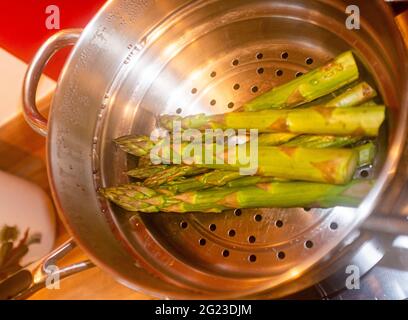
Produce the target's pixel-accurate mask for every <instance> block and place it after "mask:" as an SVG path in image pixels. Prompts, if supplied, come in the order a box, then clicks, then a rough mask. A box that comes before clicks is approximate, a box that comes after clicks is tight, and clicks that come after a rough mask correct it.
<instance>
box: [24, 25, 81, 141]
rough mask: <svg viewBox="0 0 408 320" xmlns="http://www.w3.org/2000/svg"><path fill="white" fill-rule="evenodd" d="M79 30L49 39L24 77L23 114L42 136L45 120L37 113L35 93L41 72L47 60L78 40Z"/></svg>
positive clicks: (62, 32)
mask: <svg viewBox="0 0 408 320" xmlns="http://www.w3.org/2000/svg"><path fill="white" fill-rule="evenodd" d="M81 31H82V30H80V29H69V30H62V31H60V32H58V33H56V34H54V35H53V36H52V37H50V38H49V39H48V40H47V41H46V42H45V43H44V44H43V45H42V46H41V48H40V49H39V50H38V51H37V53H36V55H35V56H34V58H33V60H32V61H31V63H30V65H29V66H28V70H27V72H26V74H25V77H24V83H23V113H24V117H25V119H26V121H27V123H28V124H29V125H30V126H31V128H32V129H33V130H34V131H36V132H37V133H39V134H41V135H42V136H46V135H47V119H45V118H44V117H43V116H42V115H41V114H40V113H39V111H38V109H37V106H36V101H35V98H36V93H37V86H38V82H39V81H40V77H41V74H42V71H43V69H44V67H45V65H46V64H47V62H48V60H49V59H50V58H51V57H52V56H53V55H54V54H55V53H56V52H57V51H58V50H60V49H62V48H64V47H66V46H70V45H74V44H75V42H76V41H77V40H78V38H79V36H80V34H81Z"/></svg>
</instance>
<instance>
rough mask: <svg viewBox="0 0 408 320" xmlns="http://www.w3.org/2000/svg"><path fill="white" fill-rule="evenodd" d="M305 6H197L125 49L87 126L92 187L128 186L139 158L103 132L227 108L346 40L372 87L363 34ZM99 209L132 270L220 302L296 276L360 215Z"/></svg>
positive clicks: (318, 61) (146, 129)
mask: <svg viewBox="0 0 408 320" xmlns="http://www.w3.org/2000/svg"><path fill="white" fill-rule="evenodd" d="M310 3H312V5H309V4H310ZM305 4H306V2H302V1H235V0H234V1H197V2H194V3H192V4H190V5H188V6H186V7H184V8H183V9H182V10H180V11H179V12H176V13H175V14H173V15H172V16H170V17H168V19H166V20H165V21H164V22H163V23H162V24H160V25H159V26H157V27H156V28H155V29H153V30H152V31H151V32H150V33H149V35H148V36H146V38H144V39H143V40H142V41H141V42H140V43H138V44H130V45H129V49H130V50H129V51H130V53H129V56H128V57H126V59H125V60H124V62H123V66H122V68H121V70H119V72H118V74H117V76H116V78H115V80H114V81H113V82H112V87H111V88H110V90H108V92H107V94H106V96H105V99H104V102H103V108H102V109H101V113H100V117H99V118H100V121H99V123H98V125H97V127H96V128H97V129H96V132H95V138H94V142H95V143H94V155H95V157H94V178H95V188H98V187H100V186H106V185H116V184H119V183H123V182H127V181H128V180H127V179H128V178H127V177H126V176H125V174H124V172H125V171H126V169H128V168H131V167H133V166H135V164H136V162H135V161H134V159H133V158H126V156H125V154H123V153H122V152H121V151H120V150H118V149H116V148H115V147H114V146H113V144H112V143H111V141H112V138H115V137H118V136H120V135H125V134H129V133H136V134H149V133H150V132H151V130H152V129H153V128H154V127H155V117H156V115H158V114H161V113H169V114H180V115H189V114H195V113H223V112H227V111H233V110H235V109H236V108H238V107H240V106H241V105H242V104H243V103H244V102H246V101H248V100H250V99H252V98H253V97H255V96H257V95H259V94H261V93H263V92H265V91H267V90H269V89H270V88H272V87H274V86H276V85H279V84H282V83H285V82H288V81H290V80H292V79H294V78H295V77H298V76H300V75H302V74H303V73H305V72H307V71H308V70H310V69H312V68H315V67H317V66H320V65H322V64H323V63H325V62H327V61H328V60H330V59H331V58H332V57H334V56H335V55H337V54H338V53H340V52H342V51H346V50H348V49H350V47H351V48H353V49H354V52H355V55H356V56H357V57H358V59H360V58H361V60H360V73H361V76H362V77H363V78H364V79H365V80H367V81H369V82H371V83H373V82H375V81H374V80H373V79H372V78H370V77H369V76H368V72H367V71H366V68H369V69H370V68H371V72H370V73H371V74H373V75H374V78H377V79H376V80H378V78H381V80H382V81H381V82H378V81H377V87H379V90H382V87H381V86H382V85H384V84H386V83H387V81H389V80H390V79H389V78H388V77H387V76H388V75H387V73H382V71H384V69H383V68H384V67H385V66H384V65H382V64H380V63H379V62H378V61H377V60H376V57H375V50H376V49H374V48H371V47H370V46H369V45H368V44H369V42H367V41H366V39H364V37H365V36H367V35H366V34H365V33H364V31H361V32H352V31H349V30H346V28H345V25H344V20H345V18H346V16H345V15H344V19H339V20H336V19H335V18H333V16H334V17H338V14H339V12H338V11H337V10H336V9H335V8H333V7H331V6H330V5H326V4H323V3H320V2H317V1H312V2H309V1H308V2H307V4H308V5H305ZM330 10H333V15H331V13H330ZM363 39H364V41H363ZM367 39H369V37H368V36H367ZM373 41H374V40H373ZM364 55H366V56H368V57H371V58H373V59H374V60H371V61H370V60H367V59H366V58H365V57H364ZM363 62H364V63H363ZM373 66H375V69H372V67H373ZM389 94H390V93H389ZM385 98H386V99H387V98H389V99H391V100H392V97H390V96H388V97H387V95H386V96H385ZM391 100H390V101H391ZM113 163H114V165H112V164H113ZM367 173H368V177H369V178H372V177H373V176H374V175H375V168H374V169H372V168H364V171H363V172H362V173H361V175H362V176H364V177H365V178H367ZM357 174H360V172H359V173H357ZM101 207H102V211H104V212H105V213H106V212H108V213H111V214H112V217H113V218H112V219H113V221H114V224H115V229H116V228H117V230H119V237H121V238H122V239H123V241H124V242H126V243H128V244H130V245H129V246H128V250H129V251H130V252H131V253H132V254H133V255H134V257H135V258H136V260H137V261H138V262H137V265H138V266H140V267H143V268H146V269H147V270H148V271H149V272H150V273H152V274H154V275H155V276H156V277H159V278H162V279H164V280H165V281H169V282H171V283H174V284H175V285H177V286H182V287H184V288H185V289H186V290H187V291H189V290H191V291H193V292H196V293H197V294H199V295H204V296H217V297H242V296H253V295H254V294H257V295H259V294H261V293H262V292H265V294H268V293H267V292H268V289H270V288H273V287H276V286H279V285H281V284H283V283H285V282H286V281H289V280H294V279H296V278H297V277H299V276H300V275H301V274H302V273H303V272H304V271H305V270H307V269H308V268H310V267H311V266H313V265H314V264H315V263H317V262H318V261H320V260H321V259H323V258H325V257H326V258H327V257H328V253H329V252H330V251H331V250H332V249H333V248H334V247H336V245H338V244H339V243H340V242H341V240H342V239H343V238H344V237H345V235H346V234H348V233H349V231H350V230H351V228H352V226H354V225H357V224H358V222H359V220H361V219H363V217H364V213H362V214H360V217H358V216H357V211H356V210H353V209H349V208H335V209H325V210H322V209H308V208H297V209H257V210H253V209H251V210H247V209H243V210H241V209H237V210H235V211H226V212H225V213H221V214H211V213H194V214H168V213H166V214H164V213H163V214H137V215H135V216H133V217H131V215H129V214H127V213H125V212H124V211H122V210H121V209H119V208H118V207H116V206H113V205H111V204H108V203H107V202H105V201H104V200H101Z"/></svg>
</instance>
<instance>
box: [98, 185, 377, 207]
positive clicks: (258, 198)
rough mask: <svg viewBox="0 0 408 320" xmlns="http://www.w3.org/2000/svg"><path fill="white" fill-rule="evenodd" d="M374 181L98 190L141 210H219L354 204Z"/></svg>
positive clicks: (122, 204)
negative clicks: (170, 191)
mask: <svg viewBox="0 0 408 320" xmlns="http://www.w3.org/2000/svg"><path fill="white" fill-rule="evenodd" d="M372 183H373V181H369V180H363V181H359V180H354V181H352V182H351V183H349V184H347V185H343V186H336V185H330V184H323V183H310V182H270V183H259V184H256V185H252V186H246V187H238V188H230V187H221V188H211V189H206V190H200V191H191V192H186V193H182V194H178V195H163V194H157V195H156V196H153V197H147V198H142V199H139V198H137V199H135V198H134V197H132V196H127V195H126V193H124V192H123V191H122V190H120V191H119V192H118V190H117V188H106V189H103V190H101V194H102V195H103V196H105V197H106V198H107V199H109V200H110V201H112V202H114V203H116V204H117V205H119V206H121V207H122V208H124V209H126V210H129V211H140V212H159V211H163V212H179V213H182V212H222V211H223V210H227V209H237V208H266V207H268V208H271V207H279V208H289V207H308V208H313V207H321V208H330V207H334V206H350V207H356V206H358V205H359V204H360V202H361V200H362V199H363V198H364V196H365V195H366V194H367V193H368V191H369V190H370V188H371V186H372Z"/></svg>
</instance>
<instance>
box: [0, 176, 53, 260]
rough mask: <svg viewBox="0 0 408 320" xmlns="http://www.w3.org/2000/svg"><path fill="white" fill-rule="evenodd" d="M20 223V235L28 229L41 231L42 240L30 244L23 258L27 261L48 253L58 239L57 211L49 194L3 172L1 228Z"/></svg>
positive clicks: (0, 201) (0, 188)
mask: <svg viewBox="0 0 408 320" xmlns="http://www.w3.org/2000/svg"><path fill="white" fill-rule="evenodd" d="M5 224H6V225H8V226H10V227H11V226H17V227H18V229H19V231H20V238H21V237H22V236H23V234H24V232H25V231H26V230H27V228H29V229H30V232H29V235H31V234H33V233H40V234H41V242H40V243H39V244H32V245H30V246H29V252H28V253H27V255H26V256H25V257H24V258H23V260H22V263H23V264H26V263H28V262H32V261H34V260H37V259H39V258H41V257H43V256H45V255H46V254H47V253H48V252H50V251H51V249H52V247H53V244H54V240H55V232H56V230H55V228H56V227H55V214H54V209H53V206H52V204H51V201H50V199H49V198H48V196H47V194H46V193H45V192H44V191H43V190H42V189H41V188H40V187H38V186H36V185H35V184H33V183H31V182H28V181H26V180H23V179H21V178H18V177H15V176H13V175H11V174H8V173H5V172H3V171H0V228H2V227H3V226H4V225H5Z"/></svg>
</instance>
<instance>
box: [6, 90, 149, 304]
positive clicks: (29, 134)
mask: <svg viewBox="0 0 408 320" xmlns="http://www.w3.org/2000/svg"><path fill="white" fill-rule="evenodd" d="M49 101H50V97H47V98H45V99H44V100H43V101H41V103H40V104H41V105H43V106H47V105H48V103H49ZM42 109H43V111H44V112H46V109H47V108H46V107H43V108H42ZM0 154H1V155H2V156H1V157H0V170H3V171H6V172H9V173H12V174H14V175H16V176H19V177H21V178H24V179H26V180H28V181H31V182H33V183H35V184H37V185H39V186H40V187H41V188H42V189H43V190H45V191H46V192H47V193H48V194H50V187H49V184H48V178H47V172H46V164H45V157H46V156H45V139H44V138H43V137H41V136H39V135H38V134H36V133H35V132H34V131H33V130H32V129H31V128H30V127H29V126H28V125H27V124H26V122H25V120H24V118H23V116H22V115H21V114H20V115H18V116H17V117H15V118H14V119H13V120H11V121H10V122H8V123H7V124H6V125H4V126H2V127H0ZM50 197H51V195H50ZM68 238H69V235H68V234H67V232H66V230H65V229H64V227H63V225H62V223H61V222H60V221H58V232H57V240H56V246H57V245H59V244H61V243H62V242H64V241H65V240H66V239H68ZM84 259H87V258H86V256H85V254H84V253H83V252H82V251H81V250H80V249H79V248H76V249H74V250H73V251H72V252H71V253H70V254H69V255H68V256H67V257H66V258H65V259H64V261H62V263H64V264H69V263H72V262H78V261H81V260H84ZM30 299H34V300H39V299H151V298H150V297H149V296H146V295H143V294H141V293H138V292H135V291H133V290H130V289H128V288H126V287H124V286H123V285H121V284H119V283H118V282H116V281H115V280H114V279H112V278H111V277H110V276H109V275H107V274H105V273H104V272H103V271H102V270H100V269H99V268H97V267H95V268H92V269H90V270H87V271H84V272H82V273H79V274H76V275H73V276H71V277H70V278H67V279H64V280H62V281H61V284H60V289H57V290H48V289H43V290H41V291H39V292H38V293H36V294H34V295H33V296H32V297H30Z"/></svg>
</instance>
